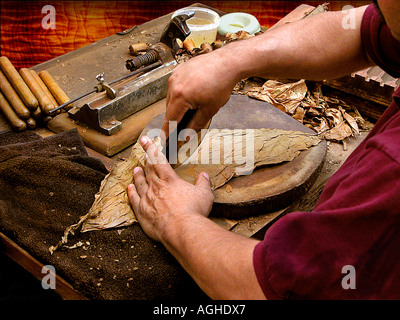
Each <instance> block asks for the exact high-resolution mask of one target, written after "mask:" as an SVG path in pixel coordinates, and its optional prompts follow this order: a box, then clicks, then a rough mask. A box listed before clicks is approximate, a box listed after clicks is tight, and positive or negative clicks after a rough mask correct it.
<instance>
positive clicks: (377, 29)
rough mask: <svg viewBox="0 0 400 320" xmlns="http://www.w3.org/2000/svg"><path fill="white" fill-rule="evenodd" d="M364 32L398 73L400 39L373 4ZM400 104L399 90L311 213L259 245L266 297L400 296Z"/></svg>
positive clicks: (375, 55) (293, 218) (288, 220)
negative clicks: (395, 36)
mask: <svg viewBox="0 0 400 320" xmlns="http://www.w3.org/2000/svg"><path fill="white" fill-rule="evenodd" d="M361 32H362V41H363V46H364V48H365V50H366V52H367V53H368V55H369V56H370V57H371V59H373V61H374V62H375V63H376V64H378V65H379V66H380V67H381V68H382V69H384V70H385V71H386V72H388V73H389V74H390V75H391V76H393V77H395V78H398V77H400V42H398V41H396V40H395V39H394V38H393V37H392V35H391V33H390V30H389V29H388V27H387V25H386V24H385V23H383V22H382V21H381V19H380V17H379V15H378V13H377V11H376V8H375V7H374V5H371V6H369V7H368V8H367V10H366V12H365V14H364V17H363V21H362V26H361ZM399 106H400V88H399V89H398V90H397V91H396V92H395V94H394V96H393V102H392V103H391V105H390V106H389V107H388V109H387V110H386V111H385V113H384V114H383V115H382V116H381V118H380V119H379V121H378V122H377V124H376V125H375V126H374V128H373V130H372V131H371V132H370V134H369V135H368V136H367V138H366V139H365V140H364V141H363V142H362V143H361V144H360V145H359V147H358V148H357V149H356V150H355V151H354V152H353V153H352V154H351V155H350V156H349V158H348V159H347V160H346V162H345V163H344V164H343V165H342V167H341V168H340V169H339V170H338V171H337V172H336V173H335V174H334V175H333V176H332V177H331V178H330V180H329V182H328V184H327V185H326V187H325V189H324V191H323V192H322V194H321V197H320V199H319V201H318V203H317V204H316V206H315V208H314V210H313V212H310V213H306V212H294V213H291V214H288V215H286V216H285V217H282V218H281V219H280V220H278V221H277V222H276V223H275V224H274V225H272V226H271V228H270V229H269V230H268V231H267V233H266V235H265V239H264V240H263V241H261V242H260V243H259V244H258V245H257V246H256V248H255V250H254V257H253V261H254V268H255V272H256V276H257V279H258V281H259V283H260V285H261V288H262V289H263V292H264V294H265V296H266V297H267V298H268V299H399V298H400V110H399ZM346 266H351V267H350V269H348V267H346ZM349 270H350V271H349ZM349 285H355V289H352V288H351V287H350V288H349Z"/></svg>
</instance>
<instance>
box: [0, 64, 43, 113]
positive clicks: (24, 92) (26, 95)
mask: <svg viewBox="0 0 400 320" xmlns="http://www.w3.org/2000/svg"><path fill="white" fill-rule="evenodd" d="M0 69H1V70H2V71H3V73H4V75H5V76H6V77H7V79H8V81H9V82H10V84H11V85H12V87H13V88H14V90H15V91H16V92H17V93H18V95H19V97H20V98H21V100H22V101H23V103H24V105H25V106H26V107H27V108H28V109H29V110H35V109H36V108H37V107H38V106H39V102H38V101H37V99H36V98H35V96H34V94H33V93H32V91H31V90H30V89H29V87H28V86H27V84H26V83H25V81H24V79H22V77H21V76H20V74H19V73H18V71H17V70H16V69H15V68H14V66H13V65H12V63H11V62H10V60H9V59H8V58H7V57H5V56H3V57H0Z"/></svg>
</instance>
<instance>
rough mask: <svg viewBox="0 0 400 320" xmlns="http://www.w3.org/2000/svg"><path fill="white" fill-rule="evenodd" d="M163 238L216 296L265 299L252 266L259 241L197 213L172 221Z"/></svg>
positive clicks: (181, 261)
mask: <svg viewBox="0 0 400 320" xmlns="http://www.w3.org/2000/svg"><path fill="white" fill-rule="evenodd" d="M161 242H162V243H163V244H164V245H165V247H166V248H167V249H168V251H169V252H170V253H171V254H172V255H173V256H174V257H175V258H176V259H177V260H178V262H179V263H180V264H181V265H182V266H183V268H184V269H185V270H186V271H187V272H188V273H189V274H190V276H191V277H192V278H193V279H194V280H195V281H196V283H197V284H198V285H199V287H200V288H201V289H202V290H203V291H204V292H205V293H206V294H208V295H209V296H210V297H211V298H213V299H253V300H254V299H265V297H264V294H263V293H262V290H261V288H260V286H259V284H258V282H257V279H256V276H255V272H254V267H253V251H254V247H255V245H256V244H257V243H258V241H256V240H254V239H250V238H246V237H243V236H240V235H237V234H234V233H233V232H230V231H227V230H224V229H222V228H221V227H219V226H218V225H216V224H215V223H214V222H212V221H211V220H209V219H208V218H206V217H204V216H200V215H194V216H193V217H191V218H186V219H185V218H183V219H182V220H181V221H178V222H176V223H172V224H171V225H170V226H169V228H168V231H166V232H165V233H164V236H163V239H162V240H161Z"/></svg>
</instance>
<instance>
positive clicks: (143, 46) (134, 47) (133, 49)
mask: <svg viewBox="0 0 400 320" xmlns="http://www.w3.org/2000/svg"><path fill="white" fill-rule="evenodd" d="M148 48H149V45H148V44H147V43H145V42H140V43H134V44H131V45H130V46H129V53H130V54H131V55H132V56H134V55H136V54H137V53H138V52H142V51H146V50H147V49H148Z"/></svg>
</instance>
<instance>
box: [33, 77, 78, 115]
mask: <svg viewBox="0 0 400 320" xmlns="http://www.w3.org/2000/svg"><path fill="white" fill-rule="evenodd" d="M39 77H40V79H42V81H43V82H44V84H45V85H46V87H47V88H48V89H49V91H50V92H51V94H52V95H53V97H54V98H55V99H56V101H57V103H58V105H62V104H64V103H66V102H68V101H70V100H71V99H70V98H68V96H67V95H66V93H65V92H64V91H63V89H61V87H60V86H59V85H58V84H57V82H56V81H55V80H54V79H53V77H52V76H51V74H50V73H49V72H48V71H47V70H43V71H40V72H39ZM70 108H72V103H71V104H69V105H67V106H65V109H70Z"/></svg>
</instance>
